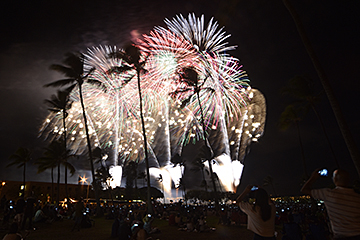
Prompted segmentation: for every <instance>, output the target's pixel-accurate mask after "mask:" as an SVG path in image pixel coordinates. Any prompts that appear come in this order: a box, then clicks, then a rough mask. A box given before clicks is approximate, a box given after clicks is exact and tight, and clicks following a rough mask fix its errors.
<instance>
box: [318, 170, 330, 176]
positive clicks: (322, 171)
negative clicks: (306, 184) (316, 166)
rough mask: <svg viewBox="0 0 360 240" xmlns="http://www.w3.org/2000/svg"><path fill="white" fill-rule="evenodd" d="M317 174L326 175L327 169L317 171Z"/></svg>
mask: <svg viewBox="0 0 360 240" xmlns="http://www.w3.org/2000/svg"><path fill="white" fill-rule="evenodd" d="M319 174H320V175H321V176H327V175H328V170H327V169H322V170H320V171H319Z"/></svg>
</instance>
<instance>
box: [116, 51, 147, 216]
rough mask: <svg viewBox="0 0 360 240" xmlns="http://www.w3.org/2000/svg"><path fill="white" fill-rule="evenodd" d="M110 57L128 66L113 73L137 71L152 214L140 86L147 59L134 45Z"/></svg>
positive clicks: (117, 68)
mask: <svg viewBox="0 0 360 240" xmlns="http://www.w3.org/2000/svg"><path fill="white" fill-rule="evenodd" d="M110 57H116V58H118V59H122V60H123V61H124V62H125V64H126V65H124V66H121V67H115V68H113V69H112V71H114V72H116V71H118V72H125V71H129V70H132V69H133V70H135V71H136V76H137V85H138V92H139V100H140V118H141V126H142V133H143V138H144V152H145V165H146V175H147V176H148V177H147V205H148V206H147V210H148V212H149V213H152V211H153V209H152V206H151V192H150V190H151V186H150V177H149V176H150V171H149V156H148V147H147V144H148V143H147V139H146V130H145V121H144V114H143V99H142V94H141V85H140V80H141V79H140V75H141V73H142V72H144V71H145V69H144V65H145V62H146V59H145V60H144V61H141V60H140V51H139V49H138V48H137V47H135V46H133V45H129V46H127V47H126V48H125V51H118V52H116V53H114V54H112V55H111V56H110ZM132 78H133V76H131V77H130V78H129V79H127V80H125V83H126V82H129V81H130V80H131V79H132Z"/></svg>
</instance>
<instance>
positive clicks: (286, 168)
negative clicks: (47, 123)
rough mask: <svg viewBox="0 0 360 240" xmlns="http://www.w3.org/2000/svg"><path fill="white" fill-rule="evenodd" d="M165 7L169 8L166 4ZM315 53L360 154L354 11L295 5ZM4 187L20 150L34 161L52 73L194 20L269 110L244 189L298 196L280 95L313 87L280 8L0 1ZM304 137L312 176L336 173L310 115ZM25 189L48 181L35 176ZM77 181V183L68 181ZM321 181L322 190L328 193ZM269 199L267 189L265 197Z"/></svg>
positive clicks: (335, 135) (207, 2) (298, 165)
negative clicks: (292, 86) (217, 30)
mask: <svg viewBox="0 0 360 240" xmlns="http://www.w3.org/2000/svg"><path fill="white" fill-rule="evenodd" d="M170 2H171V3H170ZM291 2H293V4H294V7H295V8H296V10H297V11H298V14H299V15H300V16H301V19H302V21H303V24H304V26H305V29H306V31H307V33H308V36H309V39H310V41H311V43H312V45H313V48H314V50H315V52H316V54H317V56H318V58H319V60H320V62H321V64H322V66H323V68H324V70H325V72H326V74H327V76H328V78H329V81H330V83H331V85H332V87H333V89H334V91H335V94H336V97H337V98H338V101H339V103H340V106H341V108H342V111H343V113H344V116H345V119H346V121H347V123H348V125H349V128H350V129H351V130H352V134H353V137H354V139H355V141H356V143H357V146H359V132H360V130H359V129H360V126H359V122H360V121H359V120H358V118H359V110H360V107H359V100H358V95H359V93H360V92H359V90H360V88H359V80H360V79H359V77H360V74H359V65H360V60H359V56H360V51H359V49H360V48H359V47H358V45H359V36H358V32H359V30H360V28H359V23H360V18H359V15H358V11H359V9H360V8H359V7H360V2H359V1H357V0H346V1H333V0H328V1H321V0H304V1H301V3H300V1H294V0H292V1H291ZM0 5H1V6H0V9H1V10H0V11H1V13H0V30H1V37H0V41H1V44H0V111H1V118H0V121H1V122H0V131H1V132H0V136H1V149H0V161H1V162H0V171H1V172H0V180H2V179H4V180H14V179H18V178H17V175H16V173H15V171H16V169H15V168H5V166H6V164H8V157H9V155H11V153H13V152H14V151H15V150H16V149H17V148H18V147H19V146H24V147H29V148H32V149H35V152H40V151H41V148H42V147H43V144H42V142H41V140H39V139H37V132H38V129H39V126H40V125H41V123H42V121H43V119H44V118H45V116H46V115H47V110H46V106H45V105H44V104H43V101H44V99H47V98H49V97H50V95H51V94H53V93H55V90H54V89H44V88H43V87H42V86H43V85H44V84H45V83H48V82H51V81H54V80H57V79H60V78H61V76H60V75H58V74H57V73H55V72H52V71H50V70H49V66H50V65H51V64H53V63H61V60H62V59H63V56H64V54H65V53H66V52H69V51H83V52H85V51H86V49H87V48H88V47H92V46H98V45H116V46H119V47H121V46H123V44H124V43H126V42H127V41H128V40H129V38H130V32H131V31H132V30H138V31H139V32H140V33H148V32H149V31H150V30H151V29H152V28H153V27H154V26H156V25H162V26H164V23H163V19H164V18H172V17H174V16H175V15H176V14H180V13H181V14H183V15H185V16H187V14H188V13H192V12H194V13H195V14H196V15H197V16H200V15H201V14H205V19H206V22H207V21H209V20H210V18H211V17H214V18H215V20H217V21H218V22H219V25H220V26H224V27H225V31H226V32H227V33H230V34H231V35H232V36H231V37H230V38H229V44H230V45H237V46H238V47H237V49H236V50H235V51H232V52H230V54H231V55H233V56H235V57H237V58H239V59H240V61H241V63H242V64H243V69H244V70H246V71H247V72H248V74H249V78H250V81H251V85H252V87H254V88H257V89H259V90H260V91H261V92H262V93H263V94H264V95H265V97H266V100H267V122H266V126H265V134H264V136H263V137H262V138H261V139H260V141H259V143H257V144H253V145H252V147H251V152H250V154H249V155H248V156H247V157H246V160H245V168H244V172H243V182H242V185H244V186H245V185H246V184H248V183H254V184H260V185H261V184H262V180H263V179H264V178H265V177H266V176H268V175H270V176H272V177H273V179H274V184H275V189H276V191H277V193H278V194H298V193H299V188H300V182H301V176H302V175H303V167H302V162H301V152H300V146H299V143H298V138H297V134H296V130H295V128H290V129H289V130H288V131H286V132H281V131H279V130H278V127H277V122H278V119H279V116H280V113H281V112H282V110H283V109H284V107H285V105H286V103H287V102H288V101H289V99H288V98H286V97H283V96H281V94H280V89H281V88H282V87H283V86H284V85H285V84H286V82H287V81H288V80H289V79H291V78H293V77H294V76H297V75H306V76H308V77H310V78H311V79H313V80H314V82H315V88H316V89H318V91H320V90H321V84H320V81H319V78H318V76H317V74H316V71H315V70H314V67H313V65H312V63H311V61H310V59H309V57H308V56H307V53H306V51H305V48H304V46H303V45H302V42H301V40H300V38H299V36H298V33H297V31H296V27H295V25H294V22H293V20H292V18H291V16H290V14H289V13H288V11H287V9H286V8H285V6H284V5H283V3H282V1H280V0H272V1H269V0H252V1H245V0H229V1H215V0H198V1H188V0H182V1H160V0H158V1H150V0H146V1H144V0H142V1H141V0H140V1H136V2H134V1H115V0H112V1H105V0H103V1H93V0H90V1H73V0H65V1H57V2H55V1H7V2H5V1H1V3H0ZM318 110H319V113H320V115H321V117H322V118H323V121H324V124H325V127H326V129H327V131H328V135H329V137H330V141H331V144H332V146H333V147H334V149H335V153H336V157H337V158H338V160H339V162H340V166H341V167H343V168H345V169H347V170H349V171H350V172H351V173H352V175H353V176H354V177H357V174H356V171H355V169H354V165H353V163H352V161H351V159H350V156H349V153H348V151H347V149H346V145H345V143H344V140H343V139H342V137H341V133H340V131H339V128H338V126H337V123H336V120H335V117H334V114H333V113H332V110H331V108H330V105H329V102H328V100H327V98H326V96H323V98H322V101H321V103H320V104H319V105H318ZM300 128H301V137H302V139H303V142H304V150H305V156H306V161H307V166H308V172H309V173H310V172H311V171H312V170H313V169H315V168H317V167H328V168H329V169H330V170H333V169H334V168H335V164H334V161H333V157H332V155H331V153H330V150H329V147H328V145H327V143H326V141H325V137H324V135H323V133H322V130H321V128H320V125H319V123H318V121H317V119H316V117H315V115H314V113H312V112H310V113H309V114H308V116H307V117H306V119H304V121H302V122H301V124H300ZM28 179H29V180H44V179H50V178H49V177H48V176H46V175H45V174H41V175H37V174H36V169H35V167H31V169H30V171H29V177H28ZM74 179H75V178H74ZM329 183H330V181H329V179H327V180H323V183H322V184H323V185H327V184H329ZM268 190H269V191H270V192H271V189H268Z"/></svg>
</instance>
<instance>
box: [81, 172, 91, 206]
mask: <svg viewBox="0 0 360 240" xmlns="http://www.w3.org/2000/svg"><path fill="white" fill-rule="evenodd" d="M79 178H80V180H79V182H81V183H82V185H84V184H85V183H86V184H87V191H86V203H87V202H88V200H89V186H90V185H89V183H88V181H87V178H86V177H85V174H84V176H83V177H82V176H79Z"/></svg>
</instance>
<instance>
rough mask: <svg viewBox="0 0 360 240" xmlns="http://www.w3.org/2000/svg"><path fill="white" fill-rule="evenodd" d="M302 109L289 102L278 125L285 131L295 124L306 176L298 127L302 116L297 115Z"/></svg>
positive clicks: (305, 171)
mask: <svg viewBox="0 0 360 240" xmlns="http://www.w3.org/2000/svg"><path fill="white" fill-rule="evenodd" d="M302 110H303V109H302V108H296V107H295V106H294V105H291V104H290V105H288V106H287V107H286V108H285V110H284V111H283V112H282V113H281V115H280V119H279V127H280V129H281V130H283V131H285V130H287V129H288V128H289V127H290V126H291V125H292V124H294V125H295V127H296V130H297V134H298V139H299V144H300V149H301V159H302V163H303V167H304V174H305V176H306V177H308V176H309V175H308V173H307V167H306V159H305V153H304V146H303V143H302V139H301V134H300V127H299V122H300V121H301V120H302V118H301V117H299V115H303V113H302V112H303V111H302Z"/></svg>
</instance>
